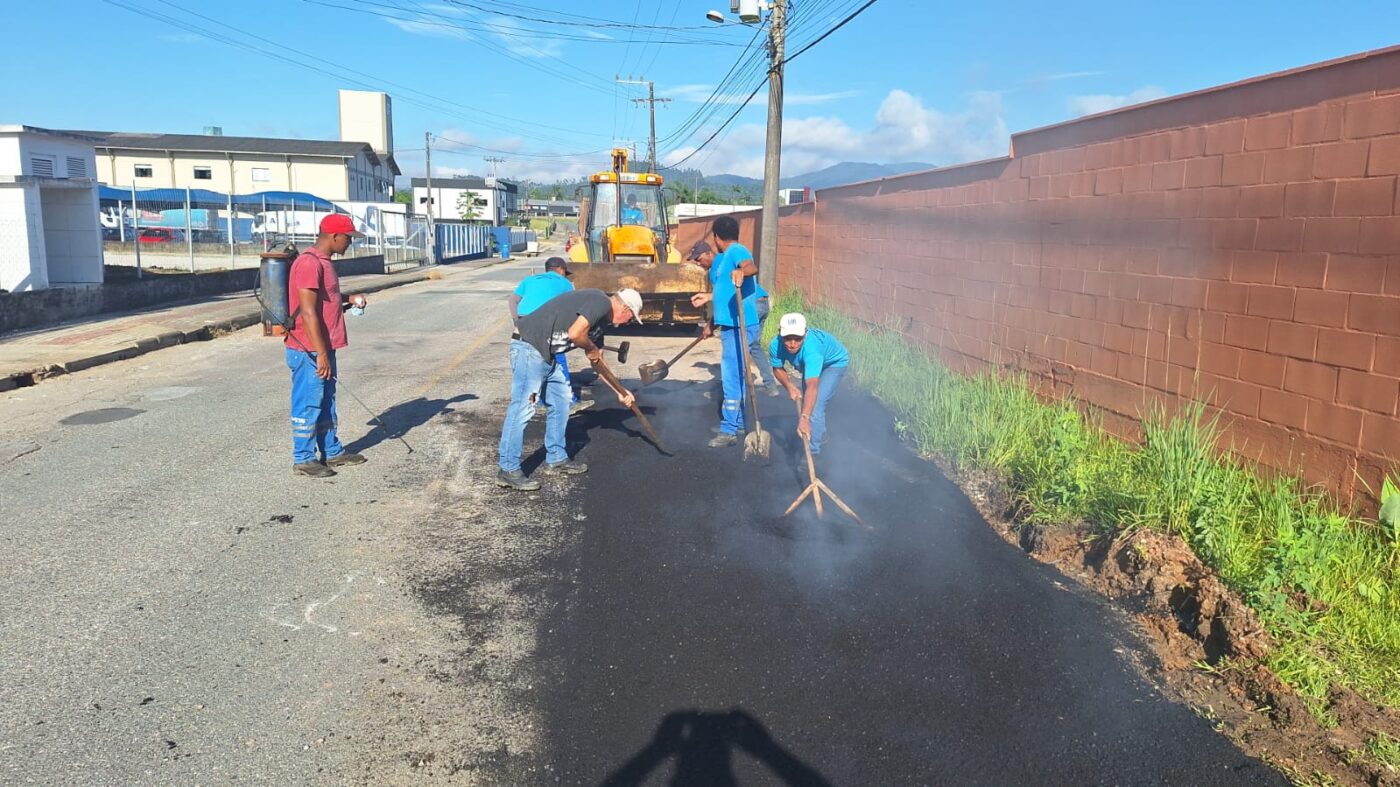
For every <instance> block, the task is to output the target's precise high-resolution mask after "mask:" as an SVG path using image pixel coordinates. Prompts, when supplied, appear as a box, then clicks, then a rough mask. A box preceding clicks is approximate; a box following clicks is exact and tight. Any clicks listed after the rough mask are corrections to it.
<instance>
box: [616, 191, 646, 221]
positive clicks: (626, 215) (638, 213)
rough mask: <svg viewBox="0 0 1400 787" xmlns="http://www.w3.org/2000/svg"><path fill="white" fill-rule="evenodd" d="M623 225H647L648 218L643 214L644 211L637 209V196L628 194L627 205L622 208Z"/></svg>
mask: <svg viewBox="0 0 1400 787" xmlns="http://www.w3.org/2000/svg"><path fill="white" fill-rule="evenodd" d="M622 223H623V224H646V223H647V217H646V214H645V213H642V209H641V208H639V207H637V195H635V194H628V195H627V204H626V205H625V206H624V207H623V208H622Z"/></svg>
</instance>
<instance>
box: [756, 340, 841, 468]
mask: <svg viewBox="0 0 1400 787" xmlns="http://www.w3.org/2000/svg"><path fill="white" fill-rule="evenodd" d="M768 356H769V363H770V364H771V365H772V367H773V376H774V377H776V378H777V380H778V384H779V385H782V386H783V387H785V388H787V391H788V396H791V397H792V400H793V401H794V402H797V403H799V404H800V405H802V412H801V415H800V416H798V419H797V433H798V434H799V435H801V436H803V437H805V438H807V441H808V443H809V444H810V445H811V447H812V456H816V455H818V454H820V453H821V452H822V438H823V437H825V436H826V405H827V403H828V402H830V401H831V397H832V396H833V395H834V394H835V393H836V388H837V386H839V385H840V384H841V378H842V377H844V376H845V375H846V367H847V365H848V364H850V360H851V356H850V354H849V353H847V352H846V348H845V346H843V345H842V344H841V342H839V341H837V340H836V337H835V336H832V335H831V334H829V333H827V332H826V331H821V330H817V329H816V328H809V327H807V318H806V317H804V316H803V315H801V314H799V313H797V312H791V313H789V314H784V315H783V316H782V319H780V320H778V335H777V336H776V337H774V338H773V343H772V344H771V345H769V348H768ZM784 363H790V364H792V367H793V368H794V369H796V370H797V371H798V372H799V373H800V374H801V375H802V379H803V389H804V390H801V391H799V390H798V389H797V386H796V385H793V383H792V380H791V378H789V377H788V373H787V370H786V369H784V368H783V364H784Z"/></svg>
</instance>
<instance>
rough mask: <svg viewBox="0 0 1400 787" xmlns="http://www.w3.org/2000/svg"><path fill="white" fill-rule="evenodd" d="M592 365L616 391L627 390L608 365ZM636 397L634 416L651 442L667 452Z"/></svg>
mask: <svg viewBox="0 0 1400 787" xmlns="http://www.w3.org/2000/svg"><path fill="white" fill-rule="evenodd" d="M591 363H592V364H593V371H595V372H597V373H598V376H599V377H602V378H603V379H604V380H607V381H608V383H609V384H610V385H612V387H613V388H614V389H616V390H619V391H626V390H627V389H626V388H624V387H623V386H622V381H621V380H619V379H617V375H615V374H613V372H612V369H609V368H608V365H607V364H605V363H603V362H602V361H592V362H591ZM636 397H637V395H636V394H633V395H632V404H631V405H630V408H631V410H632V414H633V415H635V416H637V420H638V421H641V422H642V428H643V429H646V430H647V435H649V436H650V437H651V441H652V442H653V443H656V447H657V448H660V449H661V451H662V452H663V453H664V452H665V451H666V448H665V446H663V445H661V438H659V437H657V436H656V430H655V429H652V428H651V421H648V420H647V417H646V416H645V415H643V414H642V408H640V407H638V406H637V398H636Z"/></svg>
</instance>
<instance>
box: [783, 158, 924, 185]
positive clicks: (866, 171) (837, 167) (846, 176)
mask: <svg viewBox="0 0 1400 787" xmlns="http://www.w3.org/2000/svg"><path fill="white" fill-rule="evenodd" d="M933 168H934V165H933V164H924V163H921V162H914V161H909V162H901V163H898V164H869V163H866V162H861V161H843V162H841V163H840V164H832V165H831V166H829V167H827V168H826V169H819V170H817V171H816V172H808V173H807V174H805V175H791V176H789V177H785V178H783V179H782V180H781V181H780V183H781V185H782V187H783V188H785V189H797V188H804V187H805V188H810V189H829V188H831V187H832V186H844V185H846V184H847V183H859V182H861V181H864V180H875V179H876V178H888V177H891V176H894V175H903V174H904V173H906V172H918V171H920V170H925V169H933Z"/></svg>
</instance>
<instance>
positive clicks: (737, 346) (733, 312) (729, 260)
mask: <svg viewBox="0 0 1400 787" xmlns="http://www.w3.org/2000/svg"><path fill="white" fill-rule="evenodd" d="M710 234H711V235H712V236H713V238H714V241H715V245H716V246H718V247H719V251H720V253H719V255H718V256H717V257H715V260H714V263H713V264H712V265H710V286H711V291H710V292H698V293H696V294H694V295H692V296H691V297H690V304H691V305H692V306H694V307H695V308H697V309H698V308H700V307H702V306H704V305H705V304H707V303H713V304H714V330H715V331H716V333H717V335H718V336H719V340H720V355H719V369H720V383H721V385H722V386H723V388H724V399H723V401H722V403H721V404H720V408H719V415H720V422H719V434H716V435H715V436H714V439H712V440H710V442H709V446H710V447H711V448H723V447H725V446H730V445H734V444H735V443H737V442H739V433H740V432H742V431H744V390H745V389H744V386H746V385H750V383H749V381H748V380H746V379H745V377H744V353H746V352H748V347H749V344H750V343H751V342H752V341H753V340H754V339H755V337H757V336H758V311H757V309H756V308H755V306H754V301H755V298H754V297H753V296H754V293H755V292H756V291H757V288H758V281H757V279H755V276H757V275H758V266H757V265H755V264H754V261H753V254H751V253H749V250H748V249H747V248H745V247H744V244H742V243H740V242H739V222H738V221H736V220H735V219H734V217H733V216H720V217H718V218H716V219H715V220H714V223H713V224H711V225H710ZM739 309H743V310H744V311H743V315H744V329H745V330H744V331H743V332H741V331H740V330H739ZM741 334H743V335H741Z"/></svg>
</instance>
